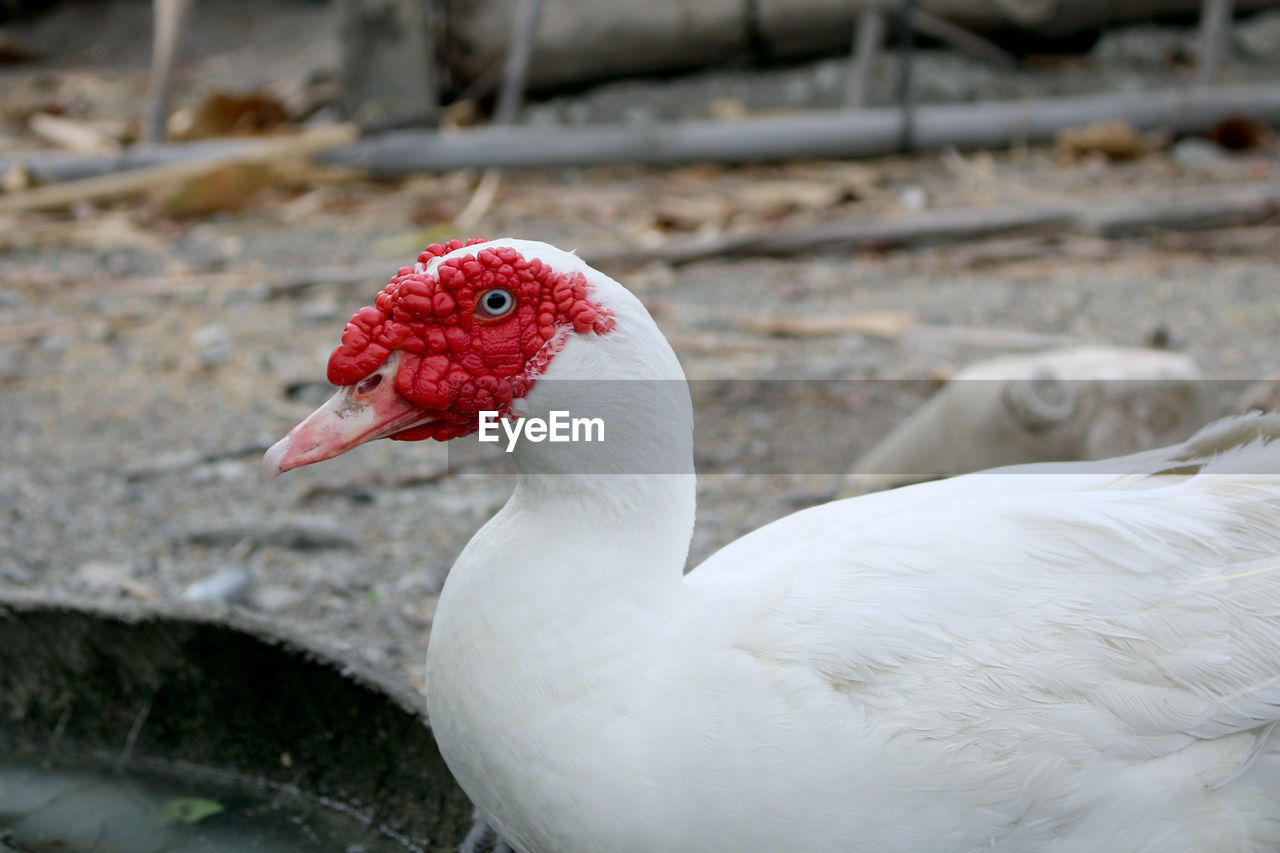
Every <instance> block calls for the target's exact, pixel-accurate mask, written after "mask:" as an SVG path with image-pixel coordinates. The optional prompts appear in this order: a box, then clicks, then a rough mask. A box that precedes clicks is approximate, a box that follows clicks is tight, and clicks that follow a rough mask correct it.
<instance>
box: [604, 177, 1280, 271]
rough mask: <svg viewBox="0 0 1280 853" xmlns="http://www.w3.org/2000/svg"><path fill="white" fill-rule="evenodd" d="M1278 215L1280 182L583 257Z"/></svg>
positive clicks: (1181, 227)
mask: <svg viewBox="0 0 1280 853" xmlns="http://www.w3.org/2000/svg"><path fill="white" fill-rule="evenodd" d="M1278 214H1280V182H1271V183H1264V184H1256V185H1248V186H1232V187H1227V188H1221V187H1217V188H1212V189H1204V188H1199V189H1196V190H1195V191H1194V192H1193V193H1188V192H1184V193H1180V194H1177V195H1173V196H1168V195H1166V196H1159V197H1153V198H1151V199H1147V200H1143V201H1136V202H1121V203H1111V204H1105V203H1104V204H1099V203H1097V202H1082V203H1075V204H1070V205H1068V204H1064V205H1062V206H1061V207H1052V208H1038V207H1036V208H995V209H992V210H969V209H960V210H937V211H930V212H928V213H922V214H917V215H913V216H909V217H902V218H900V219H845V220H835V221H829V222H821V223H806V224H803V225H794V226H791V227H779V226H773V227H770V228H768V229H762V230H757V231H749V232H739V233H734V234H722V235H717V236H715V237H711V238H702V237H698V238H693V239H689V240H672V241H669V242H666V243H663V244H661V245H658V246H652V247H636V246H626V247H618V248H612V249H609V248H602V249H598V250H595V251H591V250H584V251H583V256H584V257H586V258H587V259H588V260H589V261H590V262H592V263H596V264H619V265H627V264H636V263H644V262H646V261H663V262H666V263H670V264H685V263H690V262H693V261H700V260H706V259H709V258H716V257H744V256H757V257H760V256H765V257H788V256H793V255H800V254H804V253H806V252H812V251H822V250H842V251H857V250H863V249H896V248H907V247H911V246H919V245H938V244H942V243H954V242H960V241H964V240H974V239H980V238H985V237H992V236H1002V235H1010V234H1035V233H1038V234H1064V233H1083V234H1088V235H1093V236H1098V237H1103V238H1106V239H1118V238H1123V237H1130V236H1135V235H1139V234H1143V233H1146V232H1151V231H1157V232H1158V231H1188V230H1203V229H1207V228H1224V227H1239V226H1242V225H1248V224H1255V223H1261V222H1266V221H1267V220H1269V219H1271V218H1273V217H1275V216H1277V215H1278Z"/></svg>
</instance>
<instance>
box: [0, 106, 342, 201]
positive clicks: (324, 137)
mask: <svg viewBox="0 0 1280 853" xmlns="http://www.w3.org/2000/svg"><path fill="white" fill-rule="evenodd" d="M357 134H358V131H357V129H356V127H355V126H354V125H347V124H342V125H331V126H328V127H321V128H315V129H313V130H308V131H305V132H303V133H300V134H297V135H295V136H284V137H276V138H272V139H267V140H253V142H254V143H256V144H251V145H245V146H237V147H234V148H231V149H228V150H226V151H225V152H223V153H221V154H217V153H214V154H211V155H208V156H202V157H199V158H198V159H194V160H186V161H181V160H180V161H179V162H173V163H161V164H158V165H153V166H149V167H146V168H138V169H131V170H129V171H126V172H121V173H119V174H109V175H100V176H98V177H93V178H84V179H82V180H78V181H68V182H67V183H62V184H53V185H50V186H41V187H35V188H34V189H29V190H23V191H21V192H14V193H9V194H7V195H0V213H16V212H19V211H30V210H56V209H59V208H65V207H69V206H71V205H73V204H78V203H80V202H88V201H99V200H102V199H111V198H121V197H125V196H130V195H136V194H138V193H144V192H148V191H150V190H153V189H158V188H161V187H167V186H171V185H172V184H174V183H177V182H180V181H187V180H190V179H192V178H195V177H199V176H201V175H205V174H208V173H210V172H213V171H215V170H218V169H222V168H225V167H227V166H230V165H243V164H250V163H253V164H265V163H275V162H279V161H282V160H288V159H291V158H295V157H306V156H310V155H313V154H316V153H319V152H322V151H326V150H329V149H332V148H337V147H339V146H342V145H346V144H349V143H350V142H352V141H353V140H355V138H356V136H357ZM206 150H208V149H206ZM212 150H214V151H215V152H216V151H217V149H212Z"/></svg>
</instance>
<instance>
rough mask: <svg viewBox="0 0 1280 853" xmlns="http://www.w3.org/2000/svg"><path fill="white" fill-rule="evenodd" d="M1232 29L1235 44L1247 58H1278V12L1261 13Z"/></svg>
mask: <svg viewBox="0 0 1280 853" xmlns="http://www.w3.org/2000/svg"><path fill="white" fill-rule="evenodd" d="M1234 29H1235V31H1234V33H1233V36H1234V40H1235V43H1236V44H1238V45H1239V46H1240V49H1241V50H1243V51H1244V52H1245V53H1246V54H1248V55H1249V56H1251V57H1254V58H1255V59H1276V58H1280V12H1276V11H1271V12H1262V13H1261V14H1258V15H1254V16H1253V17H1252V18H1248V19H1246V20H1243V21H1240V22H1238V23H1237V24H1236V25H1235V28H1234Z"/></svg>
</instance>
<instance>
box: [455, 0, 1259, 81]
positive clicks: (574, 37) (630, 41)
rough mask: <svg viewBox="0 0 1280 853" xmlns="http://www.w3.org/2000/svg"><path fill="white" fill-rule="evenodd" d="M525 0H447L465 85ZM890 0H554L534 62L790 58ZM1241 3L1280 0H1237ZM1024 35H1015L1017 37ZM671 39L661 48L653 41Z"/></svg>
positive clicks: (571, 64)
mask: <svg viewBox="0 0 1280 853" xmlns="http://www.w3.org/2000/svg"><path fill="white" fill-rule="evenodd" d="M517 2H518V0H444V9H445V11H444V14H445V19H446V22H447V35H446V37H445V39H444V41H443V43H442V44H441V51H442V53H441V57H442V64H443V65H444V67H445V68H447V69H448V74H449V81H448V90H449V92H450V93H457V92H458V91H460V90H462V89H464V88H466V87H467V86H468V85H469V84H470V83H471V82H472V81H474V80H476V79H477V78H478V77H480V76H481V75H483V74H484V73H485V70H486V69H488V68H490V67H492V66H493V65H494V64H495V63H499V64H500V63H501V59H502V57H503V56H504V55H505V52H506V46H507V38H508V33H509V31H510V22H511V20H512V18H513V17H514V15H515V9H516V5H517ZM1200 2H1201V0H1115V2H1109V3H1104V2H1096V0H1095V2H1087V3H1085V2H1065V0H920V4H919V5H920V9H921V10H922V11H924V12H926V13H930V14H931V15H932V16H935V17H937V18H941V19H944V20H947V21H951V22H952V23H955V24H957V25H959V26H961V27H963V28H965V29H967V30H971V31H974V32H978V33H996V34H998V33H1004V34H1006V35H1007V34H1009V33H1010V32H1011V31H1021V32H1025V33H1033V34H1034V35H1035V36H1036V37H1037V38H1038V39H1040V40H1041V41H1043V39H1046V38H1048V39H1052V38H1059V37H1065V36H1070V35H1073V34H1077V33H1080V32H1086V31H1089V30H1092V29H1096V28H1098V27H1101V26H1105V25H1110V24H1117V23H1123V22H1132V21H1141V20H1147V19H1150V18H1153V17H1156V16H1165V17H1167V16H1169V15H1194V14H1195V13H1196V12H1197V10H1198V9H1199V7H1200ZM869 5H884V0H752V2H741V0H697V2H694V0H646V2H643V3H632V2H627V0H557V2H555V3H551V4H548V8H547V15H546V20H545V26H543V27H542V28H541V29H540V31H539V34H538V40H537V43H536V45H535V48H534V54H533V61H532V63H531V65H530V79H529V85H530V87H531V88H532V89H535V90H546V89H552V88H556V87H562V86H572V85H578V84H582V83H585V82H589V81H592V80H599V79H603V78H608V77H621V76H628V75H636V74H650V73H655V72H667V73H669V72H673V71H679V70H682V69H690V68H700V67H705V66H707V65H714V64H717V63H724V62H728V61H731V60H735V59H741V58H744V57H751V56H753V55H755V56H759V55H764V56H768V57H772V58H780V59H791V58H799V57H803V56H815V55H824V54H827V55H835V54H840V53H844V52H846V51H847V50H848V48H849V42H848V34H849V33H851V32H853V29H854V25H855V21H856V20H857V17H858V15H859V14H860V13H861V12H862V10H863V9H865V8H866V7H867V6H869ZM1236 5H1237V8H1238V10H1239V11H1240V12H1241V13H1248V12H1251V11H1257V10H1260V9H1263V8H1277V7H1280V0H1238V2H1237V4H1236ZM1011 41H1012V42H1013V43H1016V37H1015V38H1013V39H1011ZM655 45H660V46H661V49H660V50H655V49H654V46H655Z"/></svg>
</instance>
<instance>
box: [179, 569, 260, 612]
mask: <svg viewBox="0 0 1280 853" xmlns="http://www.w3.org/2000/svg"><path fill="white" fill-rule="evenodd" d="M252 589H253V578H252V577H250V576H249V573H248V572H247V571H245V570H244V569H242V568H240V567H239V566H236V567H233V568H230V569H223V570H221V571H218V572H214V573H213V574H212V575H209V576H208V577H207V578H204V579H202V580H198V581H196V582H195V583H193V584H191V585H190V586H188V587H187V588H186V590H184V591H183V593H182V598H183V600H184V601H199V602H204V603H208V604H223V605H227V604H246V603H248V601H249V594H250V592H251V591H252Z"/></svg>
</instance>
